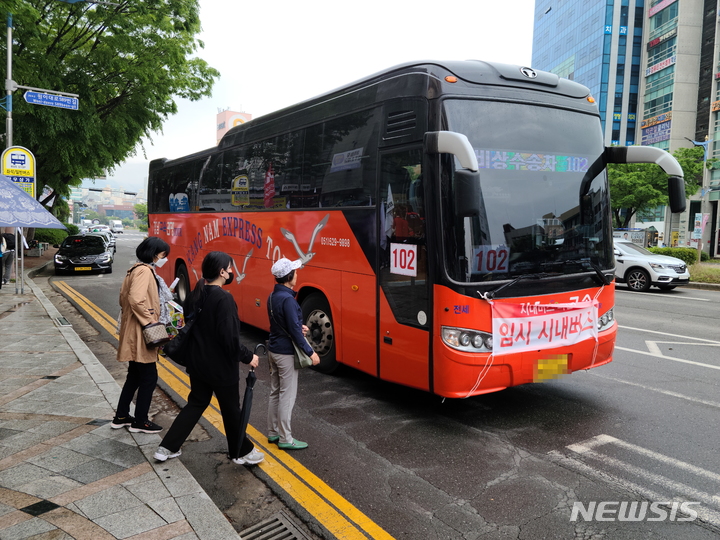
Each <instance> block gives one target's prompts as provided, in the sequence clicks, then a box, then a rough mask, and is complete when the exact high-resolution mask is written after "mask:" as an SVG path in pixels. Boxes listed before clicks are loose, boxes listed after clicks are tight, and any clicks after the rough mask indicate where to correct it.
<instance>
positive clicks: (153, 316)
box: [110, 236, 172, 433]
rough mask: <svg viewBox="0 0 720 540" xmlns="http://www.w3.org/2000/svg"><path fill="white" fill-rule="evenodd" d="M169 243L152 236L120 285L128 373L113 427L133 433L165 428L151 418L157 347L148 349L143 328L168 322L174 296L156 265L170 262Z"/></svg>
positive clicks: (122, 356) (122, 352)
mask: <svg viewBox="0 0 720 540" xmlns="http://www.w3.org/2000/svg"><path fill="white" fill-rule="evenodd" d="M168 253H170V246H169V245H168V244H167V243H166V242H165V241H164V240H162V239H160V238H157V237H154V236H151V237H148V238H146V239H145V240H143V241H142V242H141V243H140V245H139V246H138V247H137V249H136V250H135V254H136V255H137V258H138V261H140V262H138V263H137V264H135V265H134V266H133V267H132V268H130V270H128V272H127V275H126V276H125V280H124V281H123V284H122V287H121V288H120V307H121V309H122V315H121V318H120V345H119V346H118V352H117V359H118V361H119V362H128V374H127V378H126V379H125V384H124V385H123V389H122V392H121V393H120V399H119V400H118V405H117V413H116V415H115V418H113V421H112V423H111V424H110V427H112V428H113V429H119V428H121V427H124V426H127V427H128V429H129V430H130V431H132V432H136V433H137V432H141V433H158V432H159V431H162V427H160V426H158V425H157V424H154V423H153V422H151V421H150V420H149V419H148V411H149V410H150V402H151V401H152V394H153V391H154V390H155V385H156V384H157V379H158V373H157V355H158V350H157V348H148V347H147V346H146V345H145V340H144V339H143V333H142V331H143V327H144V326H147V325H148V324H151V323H156V322H164V323H166V324H167V323H168V322H169V318H168V315H167V301H168V300H171V299H172V294H171V293H170V291H169V289H168V288H167V285H166V284H165V282H164V281H163V279H162V278H161V277H159V276H157V275H156V274H155V267H156V266H157V267H160V266H162V265H163V264H165V262H167V255H168ZM135 392H137V401H136V404H135V417H132V416H130V403H131V401H132V399H133V396H134V395H135Z"/></svg>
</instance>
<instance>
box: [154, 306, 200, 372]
mask: <svg viewBox="0 0 720 540" xmlns="http://www.w3.org/2000/svg"><path fill="white" fill-rule="evenodd" d="M200 313H202V309H199V310H198V312H197V313H196V314H195V316H193V317H192V318H191V319H189V320H187V321H185V326H183V327H182V328H181V329H180V330H178V333H177V335H176V336H175V337H174V338H172V339H171V340H170V341H169V342H168V343H166V344H165V345H163V348H162V352H163V354H164V355H165V356H167V357H168V358H169V359H170V360H172V361H173V362H175V363H176V364H179V365H181V366H183V367H186V366H187V364H188V360H189V359H190V331H191V330H192V328H193V326H194V325H195V322H196V321H197V318H198V317H199V316H200Z"/></svg>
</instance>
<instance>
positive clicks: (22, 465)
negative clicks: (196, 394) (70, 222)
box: [0, 249, 239, 540]
mask: <svg viewBox="0 0 720 540" xmlns="http://www.w3.org/2000/svg"><path fill="white" fill-rule="evenodd" d="M55 251H56V250H54V249H51V250H50V251H49V252H48V253H47V254H43V257H35V258H29V257H28V258H26V259H25V262H26V264H25V270H26V275H27V273H28V270H29V269H31V268H33V267H36V266H40V265H43V264H45V263H46V262H48V261H49V260H50V259H51V258H52V256H53V254H54V253H55ZM24 291H25V294H22V295H21V294H17V295H16V294H15V284H14V283H9V284H7V285H5V286H3V288H2V289H1V290H0V538H3V539H23V538H30V537H33V538H42V539H53V540H55V539H70V538H75V539H82V540H105V539H107V540H110V539H113V538H123V539H125V538H131V539H133V540H140V539H147V540H166V539H172V538H177V539H182V540H192V539H207V540H221V539H235V540H237V539H239V535H238V534H237V532H235V530H234V529H233V527H232V526H231V525H230V523H229V522H228V520H227V519H226V518H225V516H224V515H223V514H222V512H221V511H220V510H219V509H218V508H217V506H216V505H215V504H214V503H213V502H212V500H211V499H210V497H208V495H207V494H206V493H205V491H204V490H203V489H202V488H201V487H200V485H199V484H198V483H197V481H196V480H195V479H194V478H193V476H192V475H191V474H190V473H189V472H188V471H187V470H186V469H185V466H184V465H183V464H182V462H181V461H180V460H178V459H174V460H168V461H166V462H164V463H158V462H156V461H155V460H154V459H153V457H152V454H153V453H154V451H155V449H156V448H157V446H158V444H159V442H160V436H159V435H146V434H142V433H130V432H128V431H126V430H125V429H117V430H115V429H111V428H110V421H111V420H112V417H113V415H114V409H113V407H114V405H115V404H116V403H117V400H118V397H119V394H120V387H119V386H118V385H117V383H116V382H115V381H114V379H113V378H112V377H111V376H110V374H109V373H108V372H107V370H106V369H105V368H104V367H103V366H102V365H101V364H100V362H99V361H98V360H97V359H96V358H95V356H94V355H93V353H92V352H91V351H90V350H89V349H88V348H87V346H86V345H85V343H83V341H82V340H81V339H80V338H79V337H78V336H77V334H76V333H75V331H74V330H73V329H72V327H70V326H62V320H61V314H60V313H59V312H58V311H57V310H56V308H55V307H54V306H53V305H52V304H51V303H50V301H49V300H48V299H47V298H46V297H45V295H44V293H43V292H42V291H41V290H40V288H39V287H37V286H36V285H35V284H34V283H33V282H32V280H31V279H29V278H28V279H26V281H25V287H24Z"/></svg>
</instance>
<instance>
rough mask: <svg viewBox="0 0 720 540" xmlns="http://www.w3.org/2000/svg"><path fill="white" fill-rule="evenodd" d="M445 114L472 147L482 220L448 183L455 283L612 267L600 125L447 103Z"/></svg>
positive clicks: (568, 116) (532, 109) (550, 113)
mask: <svg viewBox="0 0 720 540" xmlns="http://www.w3.org/2000/svg"><path fill="white" fill-rule="evenodd" d="M444 112H445V115H446V118H447V126H448V129H449V130H451V131H456V132H459V133H463V134H465V135H466V136H467V137H468V139H469V140H470V143H471V144H472V146H473V148H474V149H475V154H476V156H477V158H478V165H479V167H480V186H479V189H477V190H476V193H477V194H478V195H477V197H478V199H479V200H477V201H475V205H476V208H477V212H476V214H475V215H470V216H464V215H460V214H459V212H458V211H456V208H455V205H456V204H457V202H456V198H455V191H456V189H458V188H457V186H456V185H455V180H454V178H453V175H447V176H445V177H443V184H442V185H441V189H442V201H443V203H442V204H443V205H444V206H443V231H444V236H445V254H446V257H445V261H446V265H447V270H448V275H449V276H450V277H451V278H452V279H454V280H455V281H458V282H465V283H470V282H481V281H482V282H488V281H502V280H508V279H513V278H515V277H517V276H522V275H526V274H530V273H550V274H561V275H569V274H577V273H583V272H594V271H597V270H598V269H599V270H608V269H611V268H613V266H614V260H613V255H612V228H611V223H610V200H609V191H608V184H607V177H606V174H605V170H604V163H603V161H602V155H603V152H604V149H605V148H604V145H603V142H602V133H601V130H600V121H599V119H598V118H596V117H594V116H591V115H586V114H579V113H575V112H571V111H565V110H560V109H552V108H547V107H538V106H534V105H525V104H519V103H500V102H490V101H473V100H448V101H446V102H445V109H444Z"/></svg>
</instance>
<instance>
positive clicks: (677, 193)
mask: <svg viewBox="0 0 720 540" xmlns="http://www.w3.org/2000/svg"><path fill="white" fill-rule="evenodd" d="M668 198H669V199H670V211H671V212H672V213H673V214H677V213H678V212H684V211H685V206H686V202H685V180H683V178H682V177H680V176H669V177H668Z"/></svg>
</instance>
